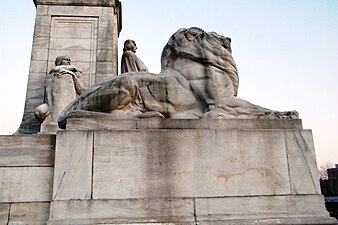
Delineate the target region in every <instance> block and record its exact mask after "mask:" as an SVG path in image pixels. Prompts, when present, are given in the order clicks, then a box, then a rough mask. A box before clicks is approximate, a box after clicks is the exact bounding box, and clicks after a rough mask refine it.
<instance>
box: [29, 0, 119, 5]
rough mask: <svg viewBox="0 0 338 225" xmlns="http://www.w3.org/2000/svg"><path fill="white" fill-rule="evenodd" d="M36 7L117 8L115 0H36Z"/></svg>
mask: <svg viewBox="0 0 338 225" xmlns="http://www.w3.org/2000/svg"><path fill="white" fill-rule="evenodd" d="M34 4H35V5H38V6H39V5H60V4H61V5H84V6H88V5H90V6H116V5H117V4H118V2H116V1H115V0H104V1H102V0H91V1H83V0H34Z"/></svg>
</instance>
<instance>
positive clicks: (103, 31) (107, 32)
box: [98, 27, 117, 39]
mask: <svg viewBox="0 0 338 225" xmlns="http://www.w3.org/2000/svg"><path fill="white" fill-rule="evenodd" d="M113 34H114V27H102V28H100V27H99V34H98V38H102V39H107V38H114V37H117V35H115V36H114V35H113Z"/></svg>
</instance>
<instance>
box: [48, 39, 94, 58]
mask: <svg viewBox="0 0 338 225" xmlns="http://www.w3.org/2000/svg"><path fill="white" fill-rule="evenodd" d="M92 41H93V39H91V38H87V39H85V38H82V39H75V38H71V39H70V38H68V39H62V40H60V41H55V44H53V46H52V48H53V49H56V50H74V51H75V50H76V51H82V50H91V49H93V43H92ZM46 58H47V57H46Z"/></svg>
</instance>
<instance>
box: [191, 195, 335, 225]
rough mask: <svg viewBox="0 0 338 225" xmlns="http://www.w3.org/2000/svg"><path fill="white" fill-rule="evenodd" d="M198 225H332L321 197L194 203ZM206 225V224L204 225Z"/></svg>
mask: <svg viewBox="0 0 338 225" xmlns="http://www.w3.org/2000/svg"><path fill="white" fill-rule="evenodd" d="M195 202H196V219H197V221H222V222H220V224H308V223H309V222H310V223H311V224H334V221H335V220H334V218H330V217H328V212H326V210H325V208H324V207H323V205H324V199H323V196H321V195H306V196H296V195H285V196H252V197H250V196H246V197H238V196H237V197H227V198H209V199H204V198H201V199H196V200H195ZM203 224H209V223H203Z"/></svg>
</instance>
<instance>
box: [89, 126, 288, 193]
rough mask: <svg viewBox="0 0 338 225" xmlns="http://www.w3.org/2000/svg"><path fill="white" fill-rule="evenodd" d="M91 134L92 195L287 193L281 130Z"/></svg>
mask: <svg viewBox="0 0 338 225" xmlns="http://www.w3.org/2000/svg"><path fill="white" fill-rule="evenodd" d="M94 137H95V138H94V140H95V141H94V174H93V198H94V199H107V198H108V199H111V198H112V199H121V198H145V197H215V196H247V195H275V194H290V193H291V190H290V180H289V174H288V163H287V157H286V147H285V137H284V132H283V131H278V130H266V131H265V130H254V131H250V130H211V129H199V130H185V129H182V130H179V131H178V130H157V131H152V130H149V131H145V130H140V131H132V130H128V131H102V132H100V131H97V132H95V133H94ZM108 140H109V141H108ZM136 143H137V144H136ZM244 184H245V185H244Z"/></svg>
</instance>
